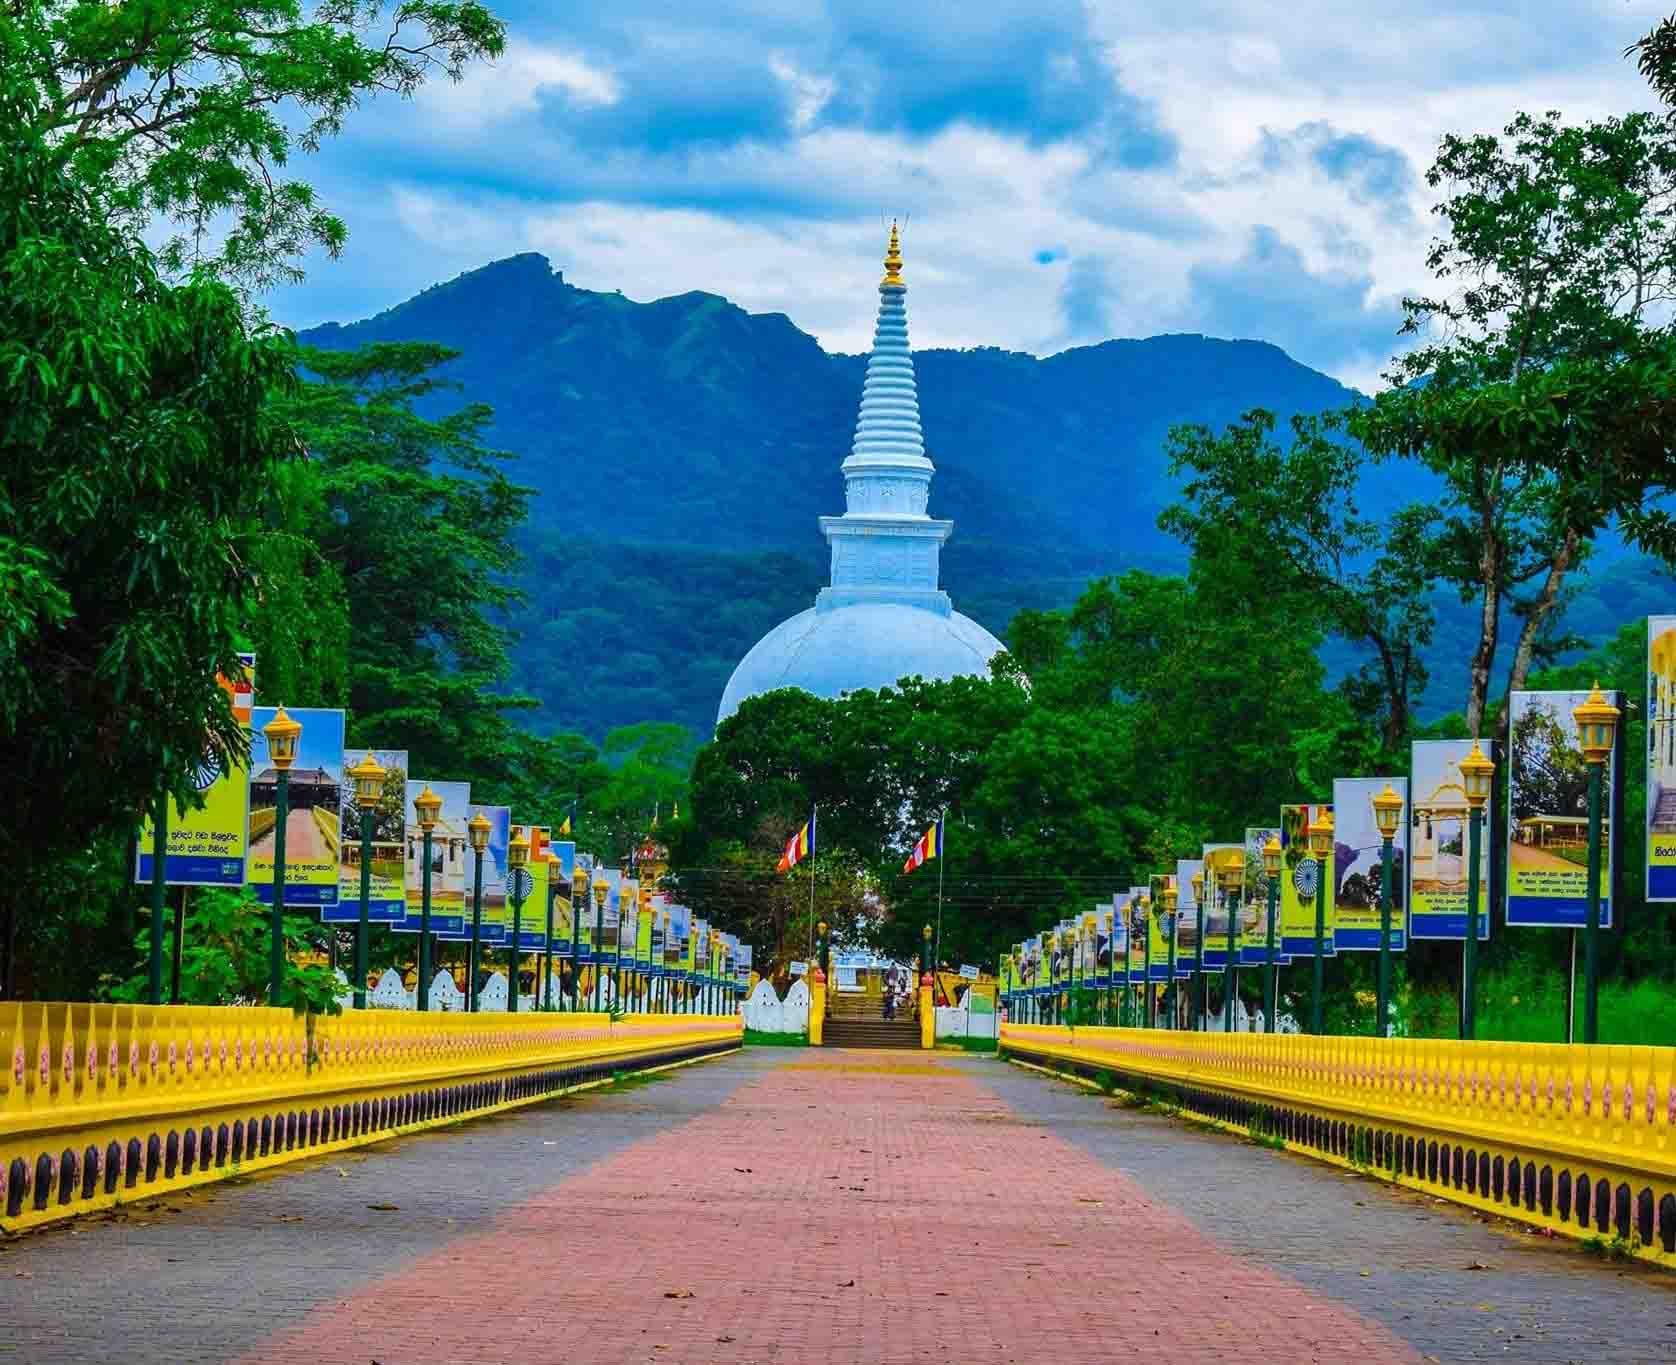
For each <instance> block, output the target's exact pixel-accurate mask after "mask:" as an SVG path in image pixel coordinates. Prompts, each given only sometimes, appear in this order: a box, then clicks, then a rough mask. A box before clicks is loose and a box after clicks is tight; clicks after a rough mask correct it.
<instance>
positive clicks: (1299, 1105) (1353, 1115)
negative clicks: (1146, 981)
mask: <svg viewBox="0 0 1676 1365" xmlns="http://www.w3.org/2000/svg"><path fill="white" fill-rule="evenodd" d="M1001 1051H1002V1053H1003V1054H1004V1055H1006V1056H1008V1057H1010V1058H1013V1059H1016V1060H1020V1061H1025V1062H1031V1063H1035V1064H1037V1065H1041V1066H1045V1067H1047V1068H1049V1069H1051V1070H1056V1071H1062V1072H1068V1073H1070V1074H1073V1075H1075V1076H1078V1077H1079V1078H1081V1079H1085V1080H1102V1079H1104V1078H1103V1077H1102V1073H1109V1076H1110V1078H1111V1080H1112V1082H1113V1083H1114V1084H1115V1085H1116V1086H1118V1087H1120V1088H1124V1089H1131V1090H1136V1089H1138V1090H1150V1091H1153V1092H1155V1093H1157V1094H1159V1095H1160V1097H1161V1098H1163V1099H1165V1100H1167V1101H1169V1102H1171V1103H1174V1104H1178V1105H1180V1106H1181V1107H1182V1108H1183V1109H1184V1110H1187V1111H1189V1112H1191V1113H1193V1114H1196V1115H1199V1116H1201V1117H1204V1118H1207V1119H1211V1120H1213V1121H1215V1122H1218V1123H1222V1124H1226V1125H1228V1126H1230V1127H1235V1128H1240V1129H1243V1130H1246V1131H1248V1132H1251V1133H1253V1134H1257V1135H1261V1136H1263V1137H1266V1138H1269V1139H1279V1140H1280V1141H1282V1142H1284V1144H1285V1145H1286V1146H1288V1147H1295V1148H1298V1149H1299V1150H1302V1151H1305V1152H1307V1153H1309V1154H1311V1155H1313V1156H1317V1157H1320V1158H1322V1159H1324V1160H1328V1161H1333V1162H1336V1163H1338V1164H1341V1165H1346V1166H1352V1167H1355V1168H1357V1169H1361V1170H1365V1171H1367V1172H1368V1173H1369V1174H1373V1175H1379V1176H1383V1177H1385V1178H1387V1179H1390V1180H1394V1181H1397V1182H1399V1183H1401V1184H1404V1185H1411V1186H1413V1187H1415V1188H1417V1189H1421V1190H1424V1191H1426V1192H1427V1193H1430V1194H1436V1195H1439V1196H1442V1197H1445V1198H1448V1199H1451V1200H1455V1201H1457V1202H1460V1203H1464V1204H1468V1205H1471V1206H1472V1207H1474V1208H1478V1209H1483V1210H1486V1211H1489V1212H1492V1213H1498V1214H1502V1215H1504V1216H1507V1217H1510V1218H1518V1219H1522V1220H1524V1221H1526V1222H1530V1223H1536V1224H1539V1225H1541V1226H1543V1227H1548V1228H1552V1229H1554V1230H1556V1231H1561V1232H1565V1233H1568V1234H1570V1235H1572V1236H1577V1237H1584V1238H1599V1239H1601V1240H1603V1241H1606V1242H1610V1243H1614V1244H1615V1245H1617V1246H1618V1247H1621V1248H1622V1249H1624V1250H1633V1251H1634V1252H1636V1253H1637V1254H1638V1255H1641V1256H1644V1257H1646V1258H1648V1259H1651V1260H1655V1261H1660V1262H1663V1263H1664V1264H1667V1265H1676V1048H1668V1047H1602V1046H1595V1047H1587V1046H1582V1045H1577V1046H1565V1045H1563V1044H1541V1043H1495V1042H1472V1043H1463V1042H1436V1041H1429V1040H1422V1039H1406V1038H1391V1039H1378V1038H1348V1037H1323V1038H1316V1037H1309V1036H1305V1035H1297V1034H1290V1035H1289V1034H1252V1033H1235V1034H1231V1035H1229V1034H1219V1033H1185V1032H1178V1031H1174V1030H1168V1029H1116V1028H1076V1029H1072V1028H1068V1027H1056V1026H1039V1025H1036V1026H1033V1025H1021V1024H1012V1023H1009V1024H1005V1025H1003V1026H1002V1029H1001Z"/></svg>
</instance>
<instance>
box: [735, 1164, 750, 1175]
mask: <svg viewBox="0 0 1676 1365" xmlns="http://www.w3.org/2000/svg"><path fill="white" fill-rule="evenodd" d="M733 1169H734V1170H736V1171H738V1172H739V1174H740V1175H749V1174H750V1173H751V1168H750V1167H749V1166H735V1167H734V1168H733Z"/></svg>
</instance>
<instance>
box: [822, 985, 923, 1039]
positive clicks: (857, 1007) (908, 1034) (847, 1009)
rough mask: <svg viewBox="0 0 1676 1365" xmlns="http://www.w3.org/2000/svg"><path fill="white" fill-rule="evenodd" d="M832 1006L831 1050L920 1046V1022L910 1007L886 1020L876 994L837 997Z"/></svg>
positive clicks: (829, 1013)
mask: <svg viewBox="0 0 1676 1365" xmlns="http://www.w3.org/2000/svg"><path fill="white" fill-rule="evenodd" d="M828 1005H829V1008H828V1010H827V1018H826V1030H825V1037H824V1040H823V1041H824V1043H825V1045H826V1046H827V1047H899V1048H917V1047H918V1046H919V1020H917V1019H916V1018H914V1016H913V1015H912V1013H910V1012H909V1011H908V1008H907V1007H906V1006H903V1007H902V1008H901V1009H900V1010H899V1011H898V1013H897V1016H896V1018H895V1019H886V1018H884V1016H883V1005H882V1004H881V1002H880V1000H879V997H878V996H876V995H859V994H855V995H852V994H843V995H839V994H834V995H832V996H831V997H829V999H828Z"/></svg>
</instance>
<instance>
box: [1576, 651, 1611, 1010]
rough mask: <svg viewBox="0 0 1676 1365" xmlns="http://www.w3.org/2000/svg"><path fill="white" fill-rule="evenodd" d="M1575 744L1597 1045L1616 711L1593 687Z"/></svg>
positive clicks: (1586, 970)
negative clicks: (1604, 805) (1584, 808)
mask: <svg viewBox="0 0 1676 1365" xmlns="http://www.w3.org/2000/svg"><path fill="white" fill-rule="evenodd" d="M1572 716H1573V717H1574V718H1575V720H1576V722H1577V742H1578V745H1579V746H1580V747H1581V748H1582V750H1583V760H1584V762H1586V763H1587V764H1588V765H1589V918H1588V920H1587V922H1586V923H1585V924H1584V926H1583V1041H1584V1042H1585V1043H1598V1042H1599V1041H1600V853H1601V827H1600V826H1601V813H1600V807H1601V800H1602V795H1601V788H1602V787H1603V786H1604V785H1605V783H1604V777H1605V773H1606V761H1607V759H1609V758H1610V757H1611V756H1612V745H1613V740H1614V739H1615V738H1616V734H1617V726H1618V708H1617V707H1616V706H1613V705H1612V704H1611V703H1610V702H1609V701H1607V700H1606V698H1605V697H1604V696H1602V695H1601V691H1600V684H1599V683H1598V682H1597V683H1596V684H1595V685H1594V689H1593V691H1591V692H1590V693H1589V697H1588V700H1587V701H1585V702H1584V703H1583V704H1582V705H1581V706H1578V707H1576V708H1575V709H1574V710H1573V711H1572Z"/></svg>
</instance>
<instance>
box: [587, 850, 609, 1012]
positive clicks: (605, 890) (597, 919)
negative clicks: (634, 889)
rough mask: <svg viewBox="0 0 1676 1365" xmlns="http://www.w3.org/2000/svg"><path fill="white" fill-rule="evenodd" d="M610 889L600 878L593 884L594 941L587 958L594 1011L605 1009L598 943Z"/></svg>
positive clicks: (602, 974) (603, 979) (602, 967)
mask: <svg viewBox="0 0 1676 1365" xmlns="http://www.w3.org/2000/svg"><path fill="white" fill-rule="evenodd" d="M610 890H611V888H610V887H609V886H608V885H606V882H605V879H604V878H603V877H602V878H601V879H600V880H599V881H597V882H595V883H594V941H593V947H592V949H591V950H590V952H589V953H588V956H589V957H591V958H592V959H593V962H594V1011H595V1012H596V1013H597V1012H598V1011H600V1010H601V1009H603V1008H604V1007H605V971H604V967H605V955H604V954H603V953H601V952H600V950H599V945H600V941H601V940H602V939H603V938H604V937H605V897H606V896H607V895H608V894H609V893H610Z"/></svg>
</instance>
